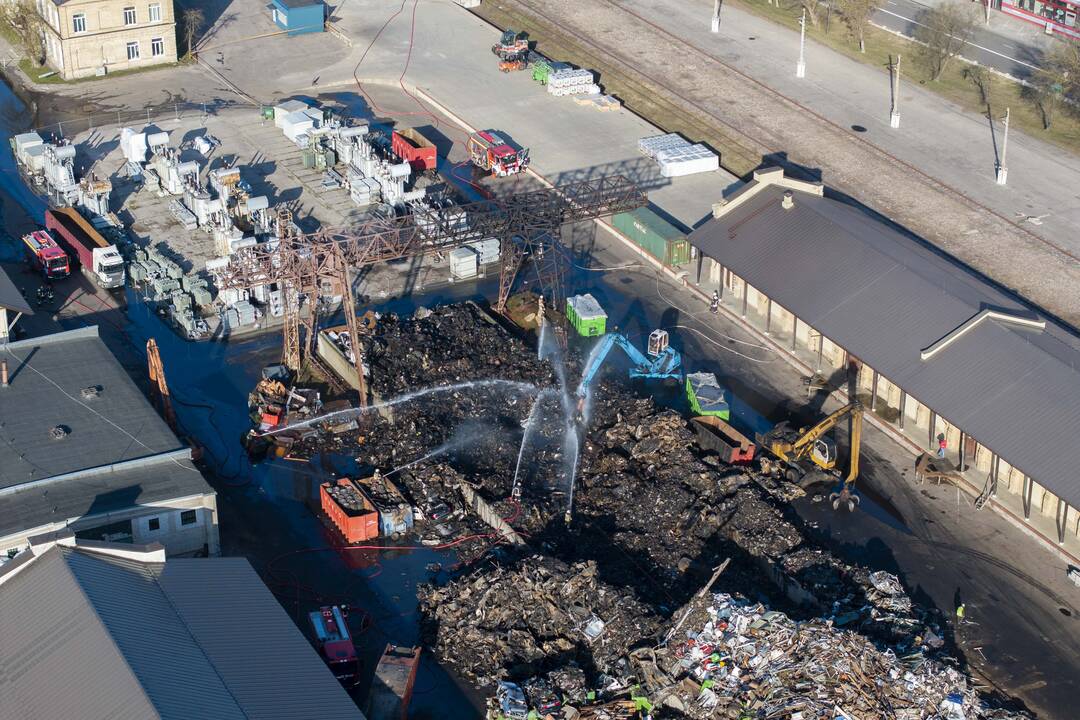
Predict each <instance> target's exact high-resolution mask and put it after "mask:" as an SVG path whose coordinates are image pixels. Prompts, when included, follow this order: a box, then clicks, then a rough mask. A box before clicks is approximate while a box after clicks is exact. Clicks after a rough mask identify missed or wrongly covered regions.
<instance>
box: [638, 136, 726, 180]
mask: <svg viewBox="0 0 1080 720" xmlns="http://www.w3.org/2000/svg"><path fill="white" fill-rule="evenodd" d="M638 149H639V150H641V152H643V153H645V154H646V155H648V156H649V157H651V158H653V159H654V160H656V162H657V164H658V165H659V166H660V174H661V175H662V176H664V177H680V176H682V175H693V174H694V173H700V172H711V171H713V170H717V169H719V168H720V156H719V155H717V154H716V153H714V152H713V151H712V150H710V149H709V148H707V147H705V146H704V145H700V144H698V145H694V144H692V143H690V142H689V141H688V140H686V138H684V137H682V136H681V135H679V134H678V133H668V134H667V135H654V136H652V137H646V138H641V139H640V140H638Z"/></svg>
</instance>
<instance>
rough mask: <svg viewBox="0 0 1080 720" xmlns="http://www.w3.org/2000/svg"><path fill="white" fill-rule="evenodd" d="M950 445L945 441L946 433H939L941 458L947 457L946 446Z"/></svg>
mask: <svg viewBox="0 0 1080 720" xmlns="http://www.w3.org/2000/svg"><path fill="white" fill-rule="evenodd" d="M947 447H948V443H947V442H945V433H938V436H937V456H938V457H939V458H942V459H944V458H945V448H947Z"/></svg>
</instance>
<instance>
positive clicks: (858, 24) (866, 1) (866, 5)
mask: <svg viewBox="0 0 1080 720" xmlns="http://www.w3.org/2000/svg"><path fill="white" fill-rule="evenodd" d="M879 7H880V5H879V3H878V0H841V2H840V13H841V15H842V16H843V18H844V24H845V25H847V26H848V29H849V30H851V34H852V35H854V36H855V39H856V40H858V41H859V52H863V53H864V52H866V28H867V27H868V26H869V25H870V18H872V17H873V16H874V13H876V12H877V11H878V8H879Z"/></svg>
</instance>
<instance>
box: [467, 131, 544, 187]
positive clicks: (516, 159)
mask: <svg viewBox="0 0 1080 720" xmlns="http://www.w3.org/2000/svg"><path fill="white" fill-rule="evenodd" d="M465 151H466V152H467V153H468V154H469V160H471V161H472V164H473V165H475V166H476V167H478V168H480V169H481V170H486V171H487V172H489V173H491V174H492V175H494V176H495V177H507V176H508V175H515V174H517V173H519V172H525V169H526V168H527V167H529V150H528V148H518V147H516V146H514V145H511V144H510V143H509V142H508V141H507V140H506V139H504V138H503V137H502V136H501V135H499V134H498V133H496V132H495V131H494V130H481V131H479V132H475V133H473V134H472V135H470V136H469V140H468V142H466V144H465Z"/></svg>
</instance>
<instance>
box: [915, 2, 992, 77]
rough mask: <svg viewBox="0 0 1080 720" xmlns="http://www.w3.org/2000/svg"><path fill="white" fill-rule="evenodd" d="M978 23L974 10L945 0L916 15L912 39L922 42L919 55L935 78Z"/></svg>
mask: <svg viewBox="0 0 1080 720" xmlns="http://www.w3.org/2000/svg"><path fill="white" fill-rule="evenodd" d="M977 23H978V18H977V11H975V10H973V9H972V8H971V7H968V6H965V5H960V4H958V3H956V2H944V3H941V4H940V5H936V6H934V7H932V8H930V9H929V10H926V11H925V12H923V13H921V14H920V15H919V25H918V26H917V27H916V28H915V39H916V40H918V41H919V42H920V43H922V44H923V47H922V48H921V53H920V54H921V55H922V57H923V59H924V60H925V62H926V65H927V67H928V68H929V70H930V79H931V80H937V79H938V78H940V77H941V74H942V73H943V72H945V68H946V67H948V65H949V62H950V61H951V60H952V59H953V58H954V57H956V56H957V55H959V54H960V53H961V52H963V50H964V48H965V47H966V46H967V44H968V41H970V40H971V36H972V34H973V33H974V32H975V26H976V24H977Z"/></svg>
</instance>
